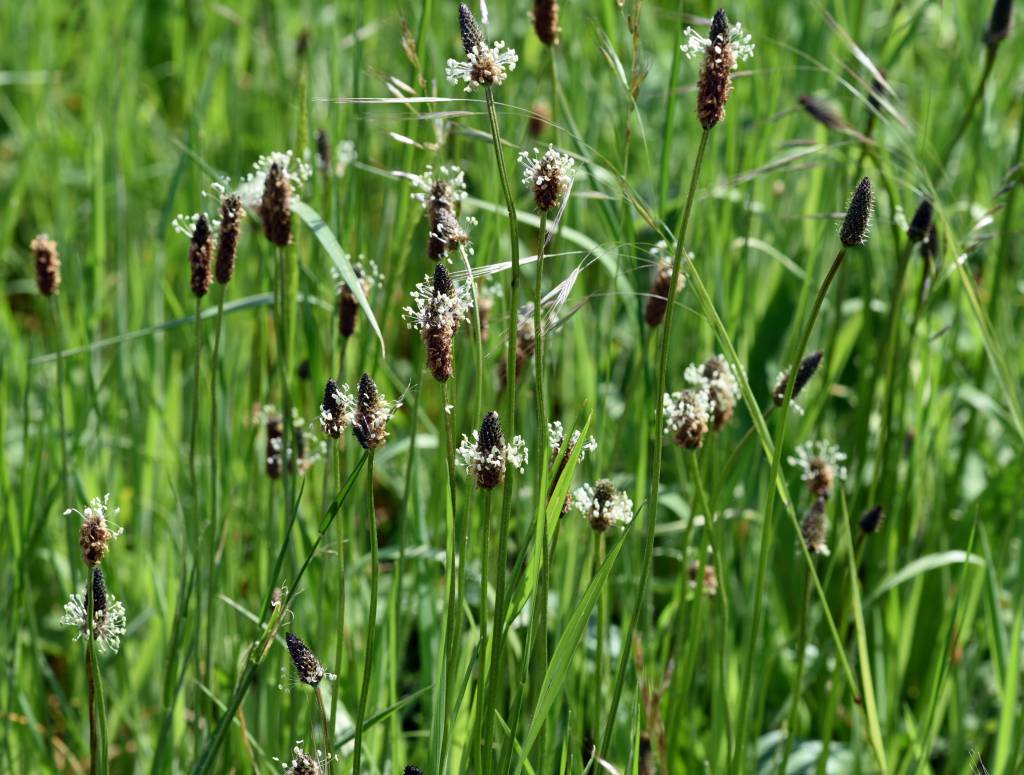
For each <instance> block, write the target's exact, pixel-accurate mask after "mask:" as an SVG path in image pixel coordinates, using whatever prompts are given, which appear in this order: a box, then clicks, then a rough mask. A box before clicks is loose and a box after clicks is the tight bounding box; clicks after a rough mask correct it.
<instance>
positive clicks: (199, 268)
mask: <svg viewBox="0 0 1024 775" xmlns="http://www.w3.org/2000/svg"><path fill="white" fill-rule="evenodd" d="M212 260H213V233H212V232H211V231H210V219H209V218H207V217H206V213H201V214H200V215H199V218H198V219H197V220H196V224H195V228H194V229H193V230H192V241H191V242H190V243H189V248H188V261H189V264H191V266H192V295H193V296H195V297H196V298H197V299H201V298H202V297H203V296H205V295H206V293H207V291H209V290H210V282H211V281H212V279H213V275H212V273H211V262H212Z"/></svg>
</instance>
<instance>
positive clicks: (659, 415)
mask: <svg viewBox="0 0 1024 775" xmlns="http://www.w3.org/2000/svg"><path fill="white" fill-rule="evenodd" d="M709 135H710V130H707V129H705V130H704V131H703V132H702V133H701V136H700V145H698V146H697V156H696V158H695V159H694V162H693V171H692V172H691V173H690V188H689V191H688V192H687V195H686V204H685V206H684V207H683V212H682V214H681V215H680V218H679V226H678V228H677V229H676V245H675V254H674V256H673V260H672V278H671V279H670V280H669V288H668V300H667V307H666V310H665V321H664V323H663V324H662V329H661V335H660V337H659V339H658V377H657V382H656V391H655V394H654V395H655V402H654V406H655V408H654V424H653V426H652V427H651V431H650V436H651V439H650V445H651V479H650V482H649V483H648V485H649V488H650V489H649V492H648V496H647V500H648V508H647V513H646V515H645V516H644V519H645V520H646V528H647V530H646V535H645V541H644V553H643V558H642V560H641V564H640V581H639V584H638V587H637V593H636V601H635V602H634V604H633V613H632V617H631V619H630V623H629V627H628V629H627V630H626V632H625V633H624V634H623V636H622V639H621V641H620V642H621V643H623V644H629V643H631V642H632V640H633V632H634V631H635V630H636V627H637V624H638V622H639V621H640V615H641V613H642V612H643V608H644V601H645V599H646V595H647V583H648V581H649V580H650V575H651V560H652V557H653V554H654V528H655V526H656V524H657V514H658V495H659V492H660V489H661V488H660V481H661V458H662V443H661V433H662V426H663V425H664V411H665V408H664V405H663V402H662V401H661V396H662V395H663V394H664V392H665V382H666V378H667V373H668V352H669V347H668V343H669V337H670V335H671V331H672V320H673V317H674V312H675V300H676V293H677V291H678V283H679V272H680V271H681V266H682V261H683V255H684V254H685V244H686V230H687V227H688V226H689V225H690V213H691V212H692V210H693V200H694V199H695V198H696V194H697V182H698V181H699V179H700V171H701V167H702V166H703V164H704V152H705V150H707V146H708V137H709ZM629 659H630V649H629V648H628V645H624V646H623V648H622V649H621V650H620V654H619V664H618V667H617V669H616V673H615V687H614V690H613V692H612V697H611V702H610V703H609V706H608V721H607V722H606V724H605V728H604V735H603V736H602V739H601V746H600V748H599V749H598V750H600V751H606V750H607V749H608V745H609V743H610V742H611V736H612V730H613V728H614V726H615V714H616V711H617V710H618V706H619V699H620V698H621V696H622V684H623V681H624V680H625V675H626V667H627V665H628V664H629Z"/></svg>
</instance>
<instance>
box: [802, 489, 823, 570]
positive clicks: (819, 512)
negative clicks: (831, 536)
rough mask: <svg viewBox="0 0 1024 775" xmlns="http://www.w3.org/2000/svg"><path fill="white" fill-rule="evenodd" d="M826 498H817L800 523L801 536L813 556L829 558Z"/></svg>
mask: <svg viewBox="0 0 1024 775" xmlns="http://www.w3.org/2000/svg"><path fill="white" fill-rule="evenodd" d="M825 502H826V501H825V498H824V496H822V497H819V498H817V499H816V500H815V501H814V505H813V506H811V508H810V509H808V510H807V513H806V514H804V518H803V521H801V522H800V535H801V536H802V537H803V540H804V543H805V544H807V550H808V551H809V552H810V553H811V554H817V555H821V556H822V557H828V555H829V550H828V543H827V538H828V525H827V523H826V522H825Z"/></svg>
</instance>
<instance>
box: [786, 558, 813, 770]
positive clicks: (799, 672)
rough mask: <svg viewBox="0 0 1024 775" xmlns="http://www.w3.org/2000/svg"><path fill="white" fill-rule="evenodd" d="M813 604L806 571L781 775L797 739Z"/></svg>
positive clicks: (809, 571)
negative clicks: (809, 609)
mask: <svg viewBox="0 0 1024 775" xmlns="http://www.w3.org/2000/svg"><path fill="white" fill-rule="evenodd" d="M810 602H811V570H810V568H805V569H804V594H803V596H802V597H801V599H800V624H799V625H798V627H799V634H798V635H797V641H796V677H795V678H794V679H793V696H792V700H791V704H790V706H789V718H788V719H787V721H786V742H785V743H784V744H783V747H782V763H781V764H780V765H779V775H786V764H787V763H788V762H789V755H790V753H792V751H793V741H794V740H795V739H796V721H797V716H798V714H799V711H800V694H801V684H802V683H803V677H804V652H805V651H806V650H807V609H808V607H809V606H810Z"/></svg>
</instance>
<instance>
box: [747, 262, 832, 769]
mask: <svg viewBox="0 0 1024 775" xmlns="http://www.w3.org/2000/svg"><path fill="white" fill-rule="evenodd" d="M845 257H846V248H841V249H840V250H839V253H837V254H836V257H835V260H834V261H833V262H832V266H830V267H829V270H828V273H827V274H826V275H825V279H824V280H822V282H821V285H820V286H819V288H818V295H817V296H816V297H815V299H814V304H813V306H812V307H811V312H810V315H809V316H808V318H807V323H806V324H805V325H804V329H803V333H802V334H801V336H800V340H799V342H797V346H796V347H795V348H794V349H793V351H792V353H791V357H790V359H789V362H790V368H789V379H788V380H787V381H786V393H785V398H784V399H783V401H782V406H781V407H780V411H779V415H780V417H779V430H778V433H777V434H776V437H775V438H776V442H775V445H774V449H773V450H772V468H771V474H770V476H769V480H768V481H769V490H768V504H767V507H766V508H765V513H764V524H763V526H762V529H761V547H760V550H759V554H758V562H757V576H756V578H755V581H754V613H753V616H752V618H751V624H750V632H749V634H748V635H747V648H746V653H745V655H744V660H743V680H742V682H741V685H740V707H739V715H738V716H737V728H736V747H735V750H734V751H733V756H732V764H731V769H732V770H734V771H735V770H737V768H739V769H743V748H744V746H745V744H746V734H745V733H746V728H747V715H748V713H747V711H748V707H749V703H750V689H751V683H752V679H753V670H754V655H755V652H756V646H757V640H758V634H759V632H760V629H761V619H762V617H763V615H764V582H765V577H766V576H767V572H768V556H769V553H770V552H769V550H770V548H771V539H772V537H773V530H774V519H773V517H774V506H775V493H776V489H777V488H776V486H775V482H776V480H777V479H778V476H779V466H780V464H781V461H782V448H783V446H784V445H785V441H786V418H787V417H788V415H789V407H790V404H791V403H792V400H793V388H794V386H795V384H796V375H797V372H798V371H799V369H800V360H801V358H802V354H803V352H804V351H805V350H806V348H807V342H808V341H810V338H811V331H813V330H814V323H815V321H816V320H817V319H818V313H819V312H820V311H821V305H822V304H823V303H824V301H825V294H827V293H828V289H829V287H830V286H831V285H832V280H833V279H834V278H835V276H836V273H837V272H838V271H839V267H840V266H842V263H843V259H844V258H845ZM803 548H804V551H806V547H803ZM841 645H842V644H841V642H840V647H841Z"/></svg>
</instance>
